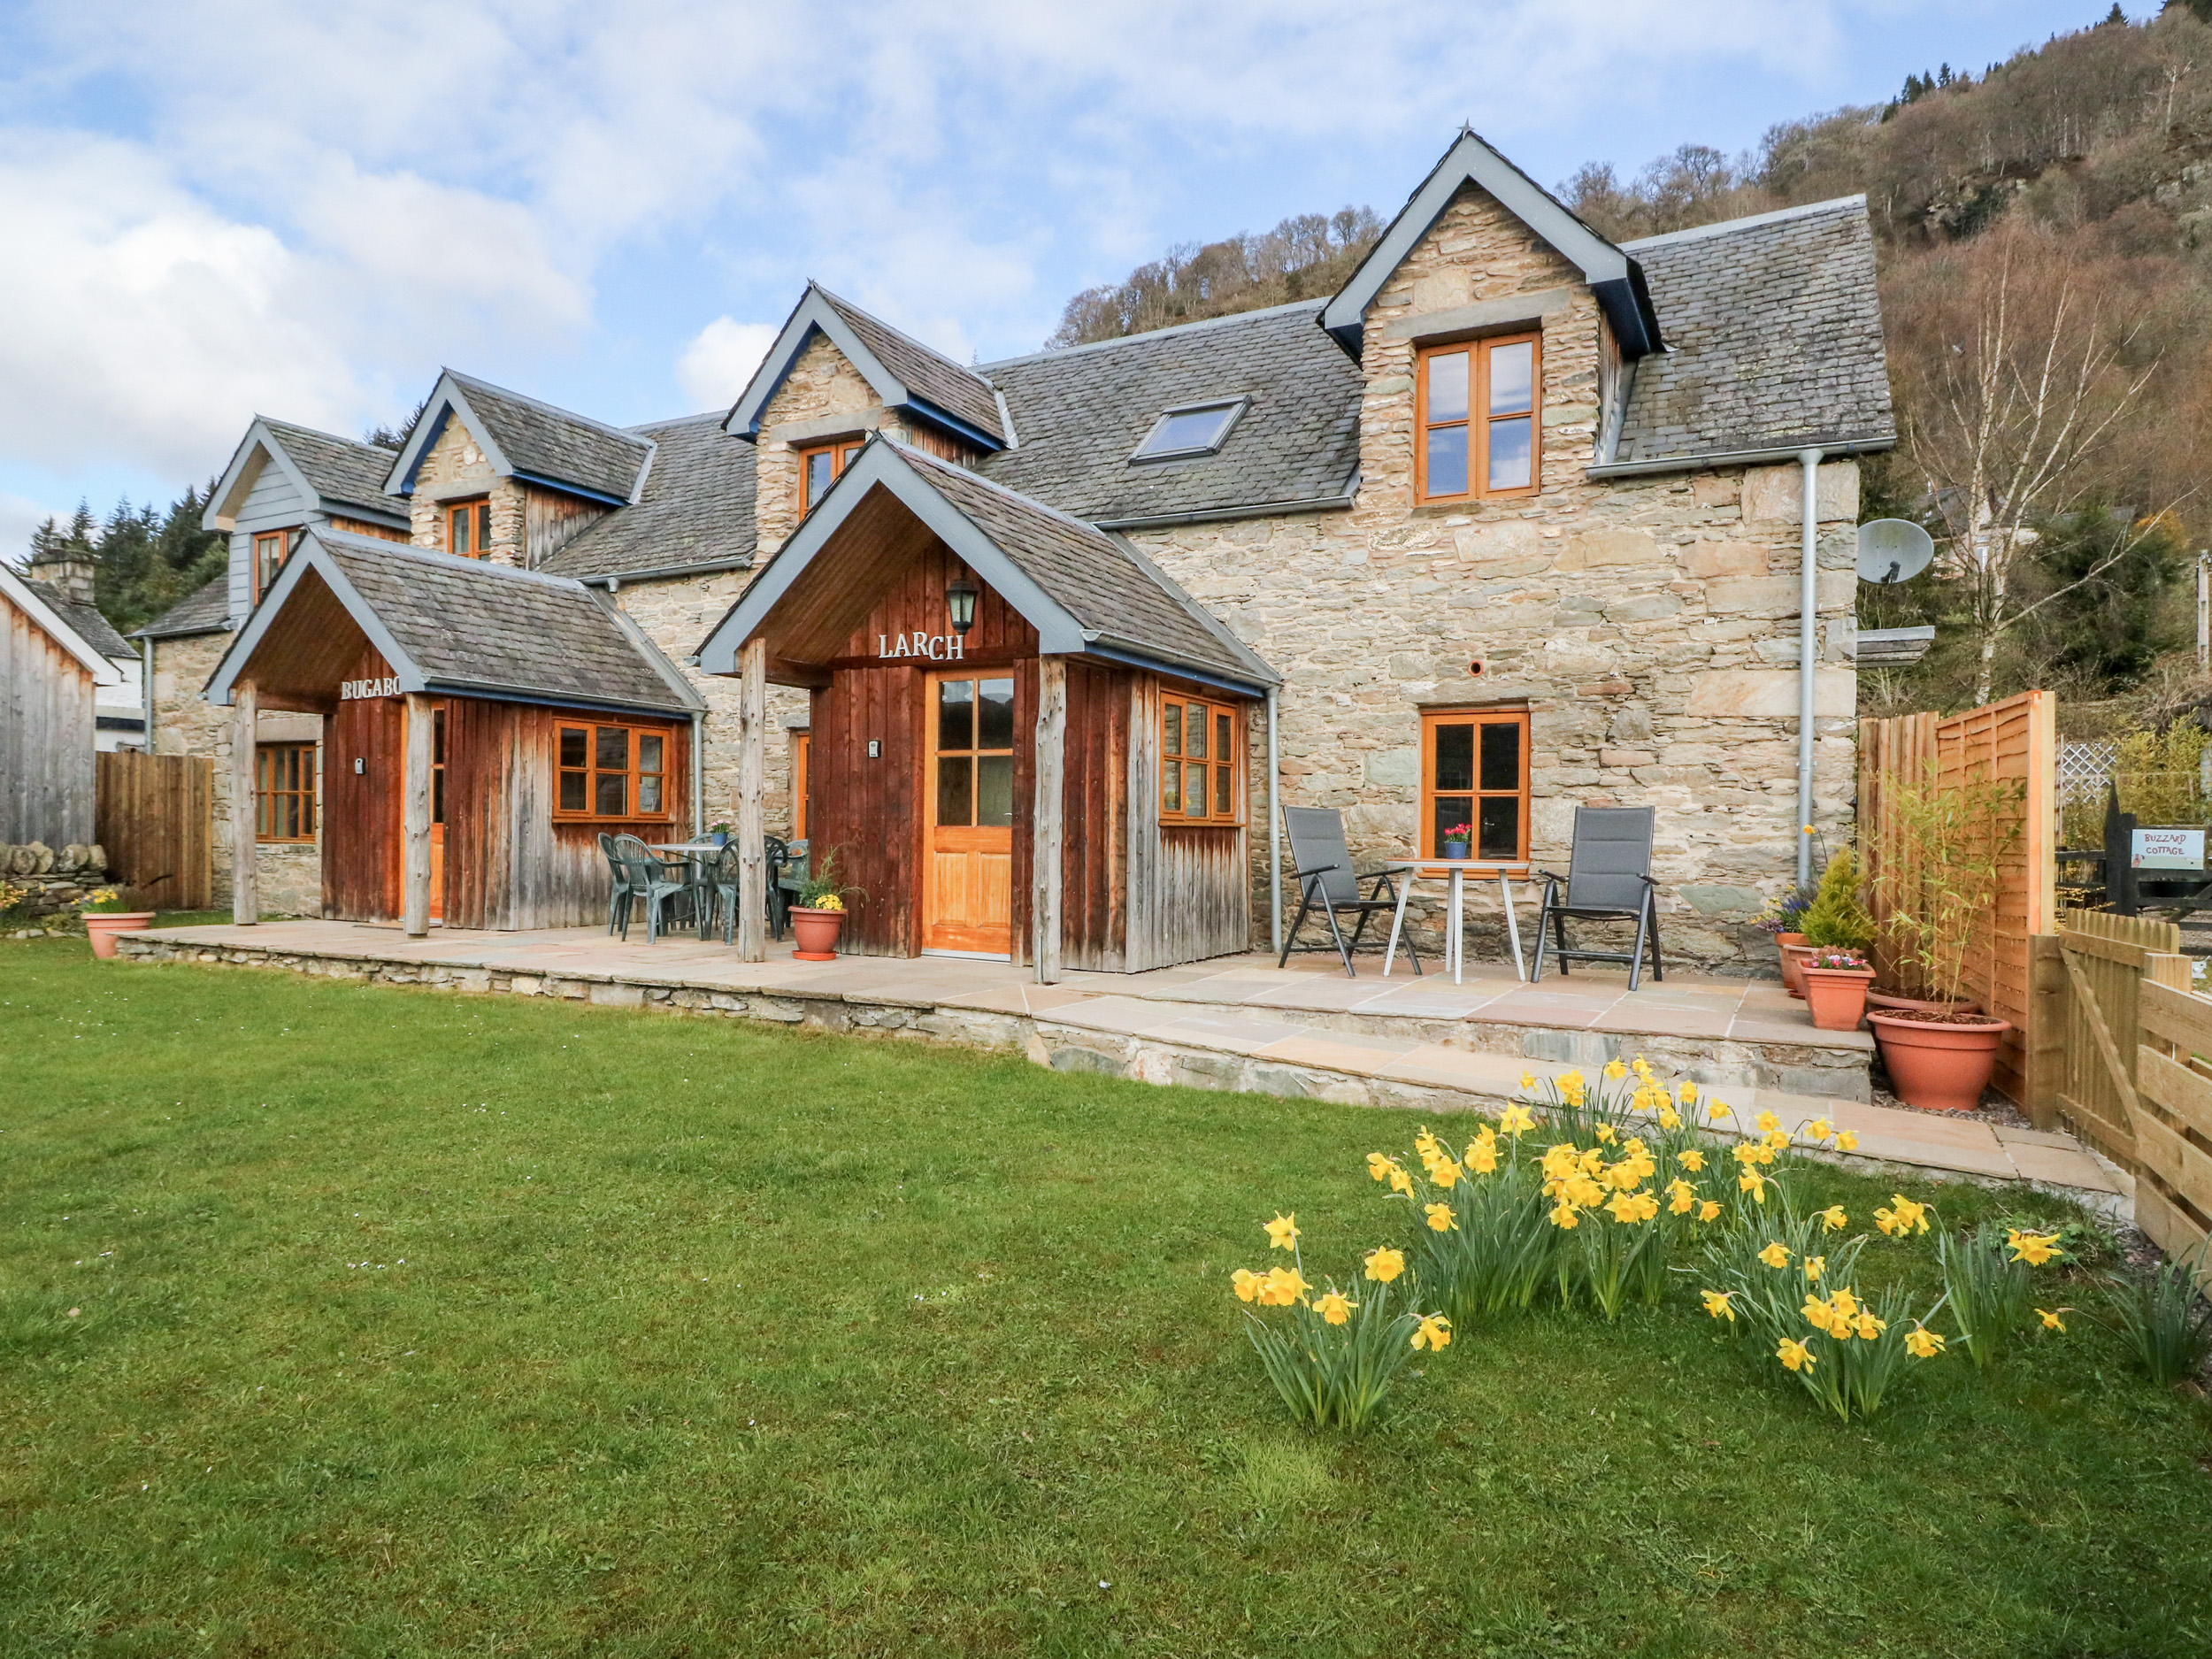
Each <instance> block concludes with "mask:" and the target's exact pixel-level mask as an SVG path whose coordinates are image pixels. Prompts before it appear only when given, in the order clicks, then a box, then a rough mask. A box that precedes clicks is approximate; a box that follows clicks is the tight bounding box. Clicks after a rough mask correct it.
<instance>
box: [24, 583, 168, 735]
mask: <svg viewBox="0 0 2212 1659" xmlns="http://www.w3.org/2000/svg"><path fill="white" fill-rule="evenodd" d="M23 574H24V576H25V578H26V580H27V582H28V584H29V586H30V587H31V588H32V590H33V591H34V592H35V593H36V594H38V595H39V596H40V597H41V598H42V599H44V600H45V601H46V603H48V604H50V605H51V606H52V607H53V608H54V611H55V612H56V614H58V616H60V617H61V618H63V619H64V620H65V621H66V622H67V623H68V624H69V626H71V627H73V628H74V629H75V630H76V632H77V634H78V637H79V638H81V639H82V640H84V641H87V642H88V644H90V645H91V646H92V648H93V649H95V650H96V651H98V652H99V653H100V655H101V656H102V657H105V658H106V659H107V660H108V662H109V663H110V664H111V665H112V666H113V667H114V669H115V672H116V678H115V679H114V680H104V681H102V682H101V683H100V684H99V685H97V686H96V687H94V688H93V694H92V733H93V747H94V748H95V749H99V750H102V751H103V752H105V751H109V750H112V749H142V748H144V747H145V745H146V703H145V681H144V678H143V675H142V668H143V664H142V659H141V657H140V655H139V650H138V648H137V647H136V646H134V645H133V644H132V643H131V642H130V641H128V640H127V639H125V638H124V637H123V636H122V635H121V634H118V633H117V632H116V631H115V625H114V624H113V623H111V622H110V621H109V620H108V619H107V618H105V617H104V616H102V615H101V614H100V607H99V606H98V604H96V603H95V602H94V600H93V595H92V564H91V561H90V560H88V559H84V558H81V557H75V556H74V553H73V550H64V551H61V552H57V553H51V554H49V555H47V556H45V557H33V559H32V560H31V562H30V563H29V564H28V565H26V566H24V570H23Z"/></svg>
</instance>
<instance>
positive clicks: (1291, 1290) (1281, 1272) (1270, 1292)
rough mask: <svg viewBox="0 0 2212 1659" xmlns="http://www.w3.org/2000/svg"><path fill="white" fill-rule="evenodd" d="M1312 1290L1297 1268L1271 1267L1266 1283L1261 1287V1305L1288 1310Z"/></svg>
mask: <svg viewBox="0 0 2212 1659" xmlns="http://www.w3.org/2000/svg"><path fill="white" fill-rule="evenodd" d="M1312 1288H1313V1286H1310V1285H1309V1284H1307V1283H1306V1279H1305V1275H1304V1274H1302V1273H1301V1272H1300V1271H1298V1270H1297V1269H1296V1268H1294V1267H1271V1268H1270V1269H1268V1271H1267V1280H1266V1282H1265V1283H1264V1284H1263V1285H1262V1286H1260V1303H1261V1305H1262V1306H1263V1307H1268V1308H1287V1307H1289V1306H1290V1305H1291V1304H1292V1303H1294V1302H1297V1301H1298V1300H1299V1299H1300V1298H1301V1297H1302V1296H1303V1295H1304V1294H1305V1293H1306V1292H1307V1291H1309V1290H1311V1289H1312Z"/></svg>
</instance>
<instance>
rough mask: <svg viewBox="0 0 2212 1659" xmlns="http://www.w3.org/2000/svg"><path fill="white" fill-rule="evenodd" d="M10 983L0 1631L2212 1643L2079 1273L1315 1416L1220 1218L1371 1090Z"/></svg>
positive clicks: (1046, 1644)
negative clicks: (1869, 1331)
mask: <svg viewBox="0 0 2212 1659" xmlns="http://www.w3.org/2000/svg"><path fill="white" fill-rule="evenodd" d="M0 1031H4V1032H5V1033H6V1036H7V1062H6V1064H5V1066H4V1068H0V1653H5V1654H7V1655H11V1656H12V1659H20V1656H27V1655H63V1654H65V1655H200V1654H211V1655H295V1654H302V1655H324V1654H329V1655H415V1654H424V1655H428V1654H440V1655H447V1654H464V1653H465V1654H482V1655H494V1654H501V1655H503V1654H529V1655H567V1654H583V1653H590V1654H593V1655H656V1656H660V1655H737V1654H782V1653H808V1654H902V1655H903V1654H932V1653H944V1654H951V1653H962V1654H971V1653H1041V1654H1091V1653H1110V1652H1113V1653H1119V1652H1132V1653H1150V1654H1161V1655H1202V1654H1203V1655H1213V1654H1227V1655H1237V1654H1260V1653H1279V1652H1284V1651H1292V1650H1294V1651H1298V1652H1300V1653H1302V1654H1321V1655H1333V1654H1389V1655H1403V1654H1420V1655H1429V1654H1434V1655H1444V1654H1449V1655H1496V1656H1500V1659H1502V1656H1505V1655H1547V1656H1550V1659H1555V1656H1557V1655H1599V1654H1605V1655H1613V1654H1621V1653H1639V1654H1655V1655H1706V1654H1716V1653H1729V1654H1734V1653H1756V1654H1758V1655H1763V1656H1764V1655H1799V1654H1803V1655H1836V1654H1869V1655H1922V1654H1943V1655H2053V1656H2056V1655H2093V1654H2094V1655H2122V1654H2126V1655H2168V1654H2170V1655H2200V1654H2202V1653H2203V1652H2205V1651H2206V1650H2207V1648H2208V1646H2212V1474H2208V1472H2207V1471H2208V1469H2212V1418H2208V1413H2207V1411H2206V1409H2205V1407H2204V1406H2203V1405H2202V1404H2201V1403H2200V1402H2198V1401H2196V1400H2194V1399H2192V1398H2191V1397H2189V1396H2187V1395H2185V1394H2177V1393H2172V1392H2167V1391H2162V1390H2160V1389H2157V1388H2155V1387H2154V1386H2151V1385H2150V1384H2148V1383H2147V1382H2146V1381H2144V1380H2142V1379H2140V1378H2139V1377H2138V1376H2136V1375H2134V1374H2132V1373H2131V1372H2130V1371H2128V1370H2127V1369H2126V1367H2125V1363H2124V1357H2123V1355H2122V1352H2121V1349H2120V1347H2119V1344H2118V1341H2117V1340H2116V1339H2115V1338H2113V1337H2112V1336H2110V1335H2109V1334H2108V1333H2103V1332H2101V1330H2099V1329H2098V1328H2097V1327H2096V1326H2095V1325H2093V1323H2092V1322H2090V1321H2088V1320H2087V1319H2085V1318H2081V1317H2077V1318H2075V1319H2074V1320H2073V1321H2072V1322H2071V1323H2072V1325H2073V1330H2072V1332H2071V1333H2070V1334H2069V1335H2068V1336H2066V1337H2065V1338H2063V1339H2054V1340H2024V1341H2022V1342H2020V1343H2018V1344H2016V1345H2015V1346H2014V1347H2013V1348H2011V1349H2010V1350H2009V1351H2008V1354H2007V1356H2006V1357H2005V1358H2004V1360H2003V1361H2002V1362H2001V1364H2000V1365H1999V1367H1998V1368H1997V1369H1996V1370H1995V1371H1993V1372H1992V1373H1990V1374H1989V1375H1988V1376H1987V1377H1986V1378H1984V1377H1980V1376H1978V1375H1976V1374H1975V1373H1973V1372H1972V1371H1971V1369H1970V1367H1969V1366H1967V1365H1966V1364H1965V1363H1964V1362H1963V1360H1962V1359H1960V1358H1956V1357H1953V1358H1947V1359H1945V1360H1943V1361H1939V1362H1934V1363H1930V1364H1928V1365H1925V1366H1923V1367H1921V1368H1920V1369H1918V1370H1916V1371H1914V1372H1913V1373H1912V1374H1911V1376H1910V1378H1909V1385H1908V1386H1906V1387H1905V1388H1904V1389H1903V1390H1902V1391H1901V1395H1900V1398H1899V1402H1898V1405H1897V1407H1896V1409H1895V1411H1894V1415H1893V1416H1888V1417H1883V1418H1879V1419H1877V1420H1876V1421H1875V1422H1874V1423H1873V1424H1871V1425H1852V1426H1851V1427H1849V1428H1847V1429H1846V1428H1841V1427H1839V1425H1836V1424H1835V1422H1834V1421H1833V1420H1832V1418H1826V1417H1823V1416H1822V1414H1821V1412H1820V1410H1819V1409H1818V1407H1817V1406H1816V1404H1815V1402H1813V1401H1812V1400H1811V1399H1810V1398H1809V1397H1808V1396H1807V1395H1806V1394H1804V1392H1803V1391H1802V1390H1801V1388H1799V1387H1798V1386H1796V1385H1795V1384H1794V1383H1786V1380H1785V1379H1782V1378H1781V1377H1780V1374H1779V1373H1778V1371H1774V1370H1773V1368H1772V1367H1771V1366H1770V1365H1761V1364H1758V1363H1755V1362H1754V1360H1753V1358H1752V1357H1751V1356H1748V1355H1747V1354H1746V1353H1745V1352H1744V1350H1743V1349H1742V1348H1740V1347H1738V1346H1735V1345H1732V1344H1731V1343H1729V1342H1728V1341H1727V1340H1725V1339H1724V1337H1722V1336H1721V1335H1720V1334H1719V1333H1718V1327H1717V1326H1715V1325H1713V1324H1712V1323H1711V1322H1709V1321H1708V1320H1706V1319H1705V1318H1703V1317H1701V1316H1700V1315H1698V1314H1697V1313H1696V1312H1695V1311H1694V1298H1693V1297H1692V1296H1691V1295H1689V1294H1688V1291H1687V1289H1685V1291H1684V1292H1683V1293H1681V1294H1678V1296H1677V1297H1676V1298H1675V1299H1674V1301H1673V1302H1671V1304H1670V1305H1668V1306H1665V1307H1662V1308H1660V1309H1656V1310H1632V1311H1631V1312H1630V1313H1629V1314H1627V1315H1626V1316H1624V1319H1623V1322H1622V1324H1621V1325H1619V1326H1617V1327H1612V1328H1607V1327H1604V1326H1601V1325H1598V1324H1596V1323H1595V1322H1594V1321H1592V1320H1589V1319H1587V1318H1577V1319H1572V1320H1570V1319H1565V1318H1562V1317H1558V1316H1556V1315H1546V1314H1540V1315H1535V1316H1529V1317H1516V1318H1509V1319H1501V1320H1498V1321H1496V1322H1495V1323H1494V1324H1491V1325H1486V1326H1483V1327H1479V1328H1469V1329H1466V1330H1463V1331H1462V1332H1461V1333H1459V1340H1457V1341H1456V1342H1455V1344H1454V1345H1453V1347H1452V1348H1450V1349H1449V1351H1448V1352H1447V1353H1446V1354H1444V1355H1442V1356H1439V1357H1435V1358H1431V1357H1429V1356H1423V1359H1422V1361H1421V1362H1420V1363H1419V1370H1420V1371H1421V1373H1422V1374H1420V1375H1414V1374H1412V1373H1410V1372H1409V1374H1408V1375H1407V1378H1406V1379H1405V1381H1404V1383H1403V1385H1402V1393H1401V1395H1400V1401H1401V1402H1402V1409H1401V1411H1400V1413H1399V1415H1398V1417H1396V1419H1395V1420H1394V1422H1393V1423H1392V1424H1391V1425H1390V1426H1388V1427H1387V1428H1386V1430H1385V1431H1384V1432H1380V1433H1379V1434H1378V1435H1375V1436H1373V1437H1371V1438H1370V1439H1367V1440H1361V1441H1357V1442H1352V1443H1347V1442H1344V1441H1341V1440H1335V1439H1333V1438H1317V1437H1311V1436H1307V1435H1304V1434H1302V1433H1299V1432H1295V1431H1294V1430H1292V1429H1291V1428H1289V1427H1288V1426H1287V1425H1286V1423H1285V1421H1284V1419H1283V1417H1282V1413H1281V1409H1280V1407H1279V1404H1278V1403H1277V1402H1276V1401H1275V1400H1274V1398H1273V1397H1272V1395H1271V1392H1270V1390H1269V1389H1268V1387H1267V1385H1266V1383H1265V1382H1264V1380H1263V1378H1262V1377H1261V1375H1260V1372H1259V1370H1258V1365H1257V1362H1256V1359H1255V1358H1254V1356H1253V1354H1252V1351H1251V1349H1250V1348H1249V1347H1248V1344H1247V1343H1246V1342H1245V1341H1244V1340H1243V1338H1242V1336H1241V1335H1240V1332H1239V1329H1238V1325H1237V1318H1238V1310H1237V1305H1236V1303H1235V1302H1233V1300H1232V1298H1231V1297H1230V1295H1229V1294H1228V1290H1227V1275H1228V1273H1229V1271H1230V1270H1231V1269H1232V1268H1233V1267H1235V1266H1237V1265H1240V1264H1252V1265H1264V1263H1263V1261H1262V1259H1261V1258H1262V1257H1263V1254H1264V1251H1263V1244H1264V1240H1263V1238H1262V1236H1261V1234H1260V1231H1259V1227H1258V1223H1259V1222H1260V1221H1261V1220H1262V1219H1263V1218H1265V1217H1267V1216H1270V1215H1271V1214H1273V1213H1274V1212H1275V1210H1277V1209H1278V1208H1279V1207H1280V1208H1283V1209H1292V1208H1294V1209H1295V1210H1297V1212H1298V1216H1299V1220H1300V1224H1301V1225H1302V1227H1303V1228H1304V1229H1305V1243H1306V1245H1307V1247H1308V1248H1307V1261H1308V1263H1309V1267H1310V1269H1325V1270H1331V1271H1338V1272H1342V1271H1345V1270H1346V1269H1347V1268H1348V1267H1349V1265H1350V1264H1351V1262H1352V1259H1353V1256H1354V1254H1355V1252H1356V1251H1357V1250H1360V1249H1363V1248H1367V1247H1369V1246H1371V1245H1372V1244H1374V1243H1378V1242H1381V1241H1383V1240H1385V1239H1386V1237H1387V1236H1389V1234H1390V1233H1391V1232H1392V1231H1393V1229H1394V1226H1395V1225H1396V1220H1395V1217H1396V1216H1397V1213H1398V1212H1396V1211H1394V1210H1390V1209H1388V1208H1387V1207H1386V1206H1385V1205H1384V1203H1383V1202H1382V1201H1381V1200H1380V1199H1379V1197H1378V1196H1377V1189H1375V1188H1373V1187H1371V1185H1370V1183H1369V1182H1368V1180H1367V1179H1366V1176H1365V1173H1364V1171H1363V1169H1362V1167H1361V1163H1360V1155H1361V1154H1363V1152H1365V1151H1366V1150H1368V1149H1369V1148H1373V1147H1379V1146H1389V1147H1393V1148H1402V1146H1403V1145H1404V1143H1405V1141H1407V1140H1408V1138H1409V1135H1410V1133H1411V1129H1412V1123H1411V1121H1410V1120H1409V1119H1406V1118H1399V1117H1392V1116H1386V1115H1383V1114H1379V1113H1376V1112H1373V1111H1368V1110H1358V1109H1354V1108H1348V1107H1339V1106H1333V1105H1327V1104H1323V1103H1318V1102H1292V1101H1278V1100H1273V1099H1263V1098H1255V1097H1248V1096H1232V1095H1227V1094H1206V1093H1199V1092H1194V1091H1187V1090H1169V1089H1156V1088H1150V1087H1144V1086H1141V1085H1136V1084H1130V1083H1124V1082H1121V1081H1119V1080H1116V1079H1104V1078H1094V1077H1068V1076H1060V1075H1056V1074H1053V1073H1048V1072H1045V1071H1040V1070H1038V1069H1036V1068H1033V1067H1032V1066H1030V1065H1029V1064H1026V1063H1025V1062H1023V1061H1021V1060H1019V1059H1018V1058H1012V1057H1003V1058H1002V1057H993V1056H975V1055H972V1054H967V1053H964V1052H960V1051H956V1050H950V1049H944V1048H933V1047H924V1046H919V1045H917V1046H911V1047H909V1046H905V1045H898V1044H892V1043H888V1042H883V1041H866V1040H858V1039H838V1038H830V1037H813V1036H807V1035H803V1034H797V1033H788V1032H784V1031H780V1030H774V1029H757V1028H753V1027H749V1026H745V1025H723V1024H720V1023H716V1022H707V1021H697V1020H680V1019H675V1018H668V1017H666V1016H657V1015H650V1014H640V1013H623V1012H615V1011H595V1010H582V1009H577V1008H572V1007H560V1006H552V1005H546V1004H541V1003H536V1002H526V1001H523V1000H521V999H507V998H499V999H490V998H485V999H468V998H463V997H459V996H454V995H442V994H436V993H424V992H410V991H402V990H391V989H386V988H380V987H363V986H355V985H346V984H342V983H332V982H327V981H315V980H309V979H296V978H291V977H288V976H283V975H279V974H272V973H264V972H245V971H240V970H235V969H229V970H223V969H212V968H198V967H186V966H177V965H161V966H157V965H145V964H127V963H117V964H92V963H91V962H90V961H89V959H88V957H87V956H85V954H84V947H83V946H82V944H81V943H80V942H76V941H29V942H22V943H16V942H0ZM1820 1179H1821V1181H1822V1183H1823V1185H1824V1189H1825V1191H1826V1192H1831V1193H1832V1195H1833V1196H1835V1197H1837V1198H1838V1199H1839V1200H1840V1201H1841V1202H1844V1203H1846V1204H1847V1206H1848V1208H1849V1209H1850V1210H1851V1211H1852V1213H1853V1216H1854V1217H1855V1221H1857V1220H1863V1219H1864V1218H1866V1217H1868V1216H1869V1215H1870V1209H1871V1205H1872V1204H1873V1203H1874V1202H1881V1201H1882V1200H1884V1199H1886V1195H1887V1192H1888V1190H1889V1189H1888V1187H1886V1186H1885V1187H1875V1186H1873V1185H1872V1184H1870V1183H1869V1182H1867V1181H1865V1180H1863V1179H1855V1178H1853V1177H1851V1176H1849V1175H1847V1174H1844V1173H1841V1172H1839V1171H1823V1172H1822V1173H1821V1176H1820ZM1916 1190H1919V1189H1916ZM1919 1195H1922V1196H1925V1195H1927V1194H1926V1193H1925V1191H1920V1192H1919ZM1937 1196H1938V1197H1939V1202H1941V1204H1942V1206H1943V1212H1944V1214H1945V1216H1946V1217H1947V1219H1948V1220H1950V1221H1952V1222H1954V1223H1960V1222H1967V1221H1971V1220H1974V1219H1977V1218H1979V1217H1987V1216H1995V1215H1999V1214H2003V1213H2007V1212H2008V1211H2016V1212H2017V1213H2019V1214H2021V1215H2023V1216H2028V1215H2032V1216H2035V1217H2044V1218H2048V1219H2052V1220H2057V1219H2062V1218H2065V1217H2067V1216H2068V1214H2069V1212H2067V1211H2066V1210H2064V1208H2063V1206H2060V1205H2056V1204H2055V1203H2053V1202H2049V1201H2041V1200H2032V1199H2029V1198H2026V1197H2024V1196H2021V1195H2018V1194H1993V1193H1987V1192H1984V1191H1981V1190H1979V1189H1974V1188H1945V1189H1942V1190H1941V1191H1940V1192H1939V1193H1938V1194H1937ZM1930 1256H1931V1253H1930V1252H1929V1251H1928V1249H1927V1248H1926V1241H1925V1240H1923V1241H1921V1242H1919V1243H1917V1244H1915V1245H1911V1246H1906V1245H1901V1244H1895V1243H1893V1242H1891V1241H1889V1240H1884V1239H1880V1238H1877V1239H1875V1240H1873V1242H1872V1243H1871V1244H1870V1246H1869V1247H1868V1250H1867V1255H1866V1261H1867V1263H1869V1266H1870V1268H1873V1269H1875V1270H1876V1271H1882V1272H1886V1273H1891V1274H1900V1275H1908V1276H1922V1282H1925V1281H1924V1275H1925V1273H1926V1271H1928V1268H1929V1266H1930ZM2054 1288H2062V1287H2057V1286H2054ZM2067 1299H2068V1300H2069V1301H2070V1302H2082V1303H2086V1302H2087V1301H2088V1297H2087V1295H2086V1294H2084V1293H2082V1292H2076V1293H2075V1294H2070V1295H2069V1296H2068V1298H2067ZM70 1310H78V1312H77V1313H76V1315H75V1317H71V1314H70Z"/></svg>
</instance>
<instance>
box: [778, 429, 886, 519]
mask: <svg viewBox="0 0 2212 1659" xmlns="http://www.w3.org/2000/svg"><path fill="white" fill-rule="evenodd" d="M866 442H868V440H867V439H866V438H864V437H862V438H833V439H831V440H830V441H829V442H826V443H809V444H804V445H802V446H801V447H800V448H798V449H795V450H793V451H792V453H793V454H795V455H796V456H797V457H799V511H800V513H801V514H802V515H803V514H805V513H806V512H808V511H811V509H812V508H813V506H814V503H812V502H810V501H809V500H808V499H807V498H806V474H807V463H808V462H809V461H810V460H812V459H813V458H814V457H816V456H818V455H826V456H828V457H830V483H832V484H834V483H836V482H837V480H839V479H841V478H842V477H843V476H844V475H845V469H846V468H847V467H849V466H850V465H852V464H853V457H855V456H856V455H858V454H859V453H860V451H861V448H862V446H863V445H864V444H865V443H866ZM822 494H823V495H828V494H829V490H828V489H827V488H824V489H823V491H822Z"/></svg>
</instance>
